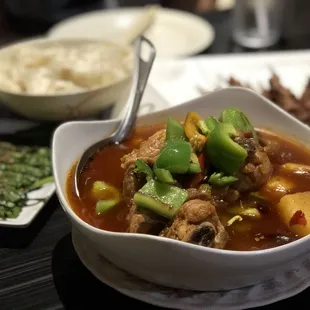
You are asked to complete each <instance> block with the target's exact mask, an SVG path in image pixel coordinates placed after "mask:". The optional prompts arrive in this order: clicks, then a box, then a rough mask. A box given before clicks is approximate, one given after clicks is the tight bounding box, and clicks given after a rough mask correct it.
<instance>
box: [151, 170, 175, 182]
mask: <svg viewBox="0 0 310 310" xmlns="http://www.w3.org/2000/svg"><path fill="white" fill-rule="evenodd" d="M154 173H155V176H156V178H157V180H158V181H159V182H163V183H168V184H173V183H175V181H174V179H173V177H172V175H171V173H170V171H168V170H165V169H160V168H157V169H154Z"/></svg>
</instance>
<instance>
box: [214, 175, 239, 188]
mask: <svg viewBox="0 0 310 310" xmlns="http://www.w3.org/2000/svg"><path fill="white" fill-rule="evenodd" d="M236 181H238V179H237V178H236V177H234V176H224V174H223V173H222V172H220V173H213V174H212V175H211V176H210V178H209V183H210V184H212V185H215V186H218V187H225V186H229V185H231V184H233V183H235V182H236Z"/></svg>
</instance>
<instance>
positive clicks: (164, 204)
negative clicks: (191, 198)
mask: <svg viewBox="0 0 310 310" xmlns="http://www.w3.org/2000/svg"><path fill="white" fill-rule="evenodd" d="M187 197H188V194H187V191H186V190H183V189H181V188H179V187H176V186H172V185H168V184H164V183H160V182H156V181H154V180H150V181H148V182H147V183H146V184H145V185H144V186H143V187H142V188H141V189H140V190H139V191H138V192H137V193H135V195H134V197H133V200H134V202H135V203H136V205H137V206H138V207H140V208H145V209H148V210H151V211H153V212H155V213H157V214H158V215H161V216H164V217H166V218H168V219H171V218H173V217H174V216H175V215H176V213H177V212H178V210H179V208H180V207H181V206H182V205H183V203H184V202H185V201H186V199H187Z"/></svg>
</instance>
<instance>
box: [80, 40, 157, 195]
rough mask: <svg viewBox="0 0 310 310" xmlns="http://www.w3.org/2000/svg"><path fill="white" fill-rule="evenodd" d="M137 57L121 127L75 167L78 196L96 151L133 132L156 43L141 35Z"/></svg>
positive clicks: (96, 144) (91, 148)
mask: <svg viewBox="0 0 310 310" xmlns="http://www.w3.org/2000/svg"><path fill="white" fill-rule="evenodd" d="M142 43H145V44H146V45H147V46H148V54H149V55H148V57H147V59H146V60H143V59H142V57H141V54H142ZM135 52H136V57H135V71H134V76H133V81H132V86H131V90H130V94H129V99H128V103H127V111H126V115H125V117H124V118H123V119H122V121H121V122H120V124H119V127H118V128H117V129H116V131H115V132H114V133H113V134H112V135H111V136H109V137H107V138H105V139H103V140H101V141H99V142H96V143H95V144H93V145H92V146H90V147H89V148H88V149H87V150H86V151H85V152H84V153H83V155H82V156H81V158H80V160H79V162H78V164H77V166H76V169H75V175H74V182H75V190H76V194H77V196H78V197H80V192H79V187H78V184H79V178H80V175H81V172H82V171H83V169H84V167H85V165H86V164H87V163H88V161H89V159H90V158H91V157H92V155H94V153H96V152H97V151H98V150H100V149H102V148H103V147H104V146H106V145H108V144H112V143H120V142H122V141H123V140H124V139H126V138H127V137H128V135H129V134H130V133H131V130H132V129H133V127H134V125H135V122H136V117H137V112H138V109H139V106H140V102H141V98H142V96H143V93H144V89H145V86H146V83H147V80H148V77H149V74H150V71H151V68H152V66H153V62H154V59H155V56H156V50H155V47H154V45H153V44H152V43H151V42H150V41H149V40H147V39H146V38H144V37H143V36H141V37H140V38H138V39H137V41H136V49H135Z"/></svg>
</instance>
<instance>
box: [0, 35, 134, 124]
mask: <svg viewBox="0 0 310 310" xmlns="http://www.w3.org/2000/svg"><path fill="white" fill-rule="evenodd" d="M94 44H95V45H96V44H97V45H98V44H99V45H102V46H103V49H102V50H104V51H108V50H109V49H110V52H108V53H107V54H105V57H103V56H104V55H103V54H104V53H103V54H101V53H100V52H99V53H97V54H96V51H91V50H90V51H89V53H88V55H87V53H86V50H85V47H87V46H88V47H89V48H91V47H92V46H93V45H94ZM57 49H58V50H57ZM80 49H81V50H82V52H81V51H80ZM83 49H84V50H83ZM23 51H25V55H21V54H22V53H23ZM15 52H16V53H17V54H15ZM80 52H81V53H82V54H83V55H82V56H83V57H81V55H78V54H79V53H80ZM93 52H94V53H95V54H93ZM35 53H37V55H36V56H37V57H35V55H34V54H35ZM53 53H54V54H53ZM62 53H64V54H66V57H63V56H65V55H62ZM68 53H69V54H68ZM111 53H112V54H111ZM58 54H60V56H59V55H58ZM131 54H132V52H131V49H130V48H129V47H120V46H117V45H115V44H113V43H110V42H107V41H96V40H88V39H60V40H52V39H45V38H41V39H34V40H27V41H23V42H20V43H17V44H14V45H10V46H7V47H5V48H3V49H1V50H0V62H1V59H2V61H4V63H8V64H10V61H11V62H13V63H14V64H15V66H14V67H13V66H10V65H8V67H7V68H5V65H3V66H2V68H1V70H3V71H2V72H1V70H0V72H1V74H2V85H1V83H0V85H1V87H0V99H1V101H2V102H3V103H4V104H5V105H7V106H8V107H10V108H11V109H12V110H14V111H15V112H17V113H19V114H21V115H23V116H25V117H27V118H30V119H36V120H53V121H55V120H69V119H73V118H77V117H85V116H89V115H94V114H96V113H99V112H100V111H102V110H103V109H105V108H107V107H109V106H111V105H114V104H115V103H116V102H118V101H119V100H120V98H121V97H122V96H123V95H125V96H126V95H127V94H128V92H129V87H130V85H131V76H132V55H131ZM27 55H28V56H27ZM85 55H86V58H85V57H84V56H85ZM112 55H113V57H112ZM20 56H22V57H20ZM59 57H60V58H59ZM70 57H71V58H73V60H72V61H74V57H78V59H77V60H76V61H75V63H74V65H73V64H72V63H71V64H70V61H69V58H70ZM91 57H94V59H93V60H91V59H90V58H91ZM15 58H16V59H15ZM83 58H84V60H83ZM104 58H105V59H104ZM113 58H114V60H113ZM61 60H62V61H61ZM18 62H20V65H17V64H18ZM66 63H67V64H69V67H66ZM78 63H80V65H81V67H80V69H81V70H79V69H77V66H78ZM121 63H123V65H124V67H125V68H124V70H123V69H122V68H121V67H122V66H121V65H120V64H121ZM125 64H126V65H125ZM5 70H6V72H5ZM105 71H106V72H105ZM105 73H106V74H105ZM9 78H11V80H10V81H9ZM105 79H107V80H106V81H104V80H105ZM96 80H97V82H96ZM8 81H9V82H8ZM86 81H87V83H90V84H88V85H87V83H86V84H85V82H86ZM81 82H83V83H84V87H80V86H81V85H82V84H81ZM78 84H80V86H78ZM40 88H41V89H40ZM58 90H59V91H58Z"/></svg>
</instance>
